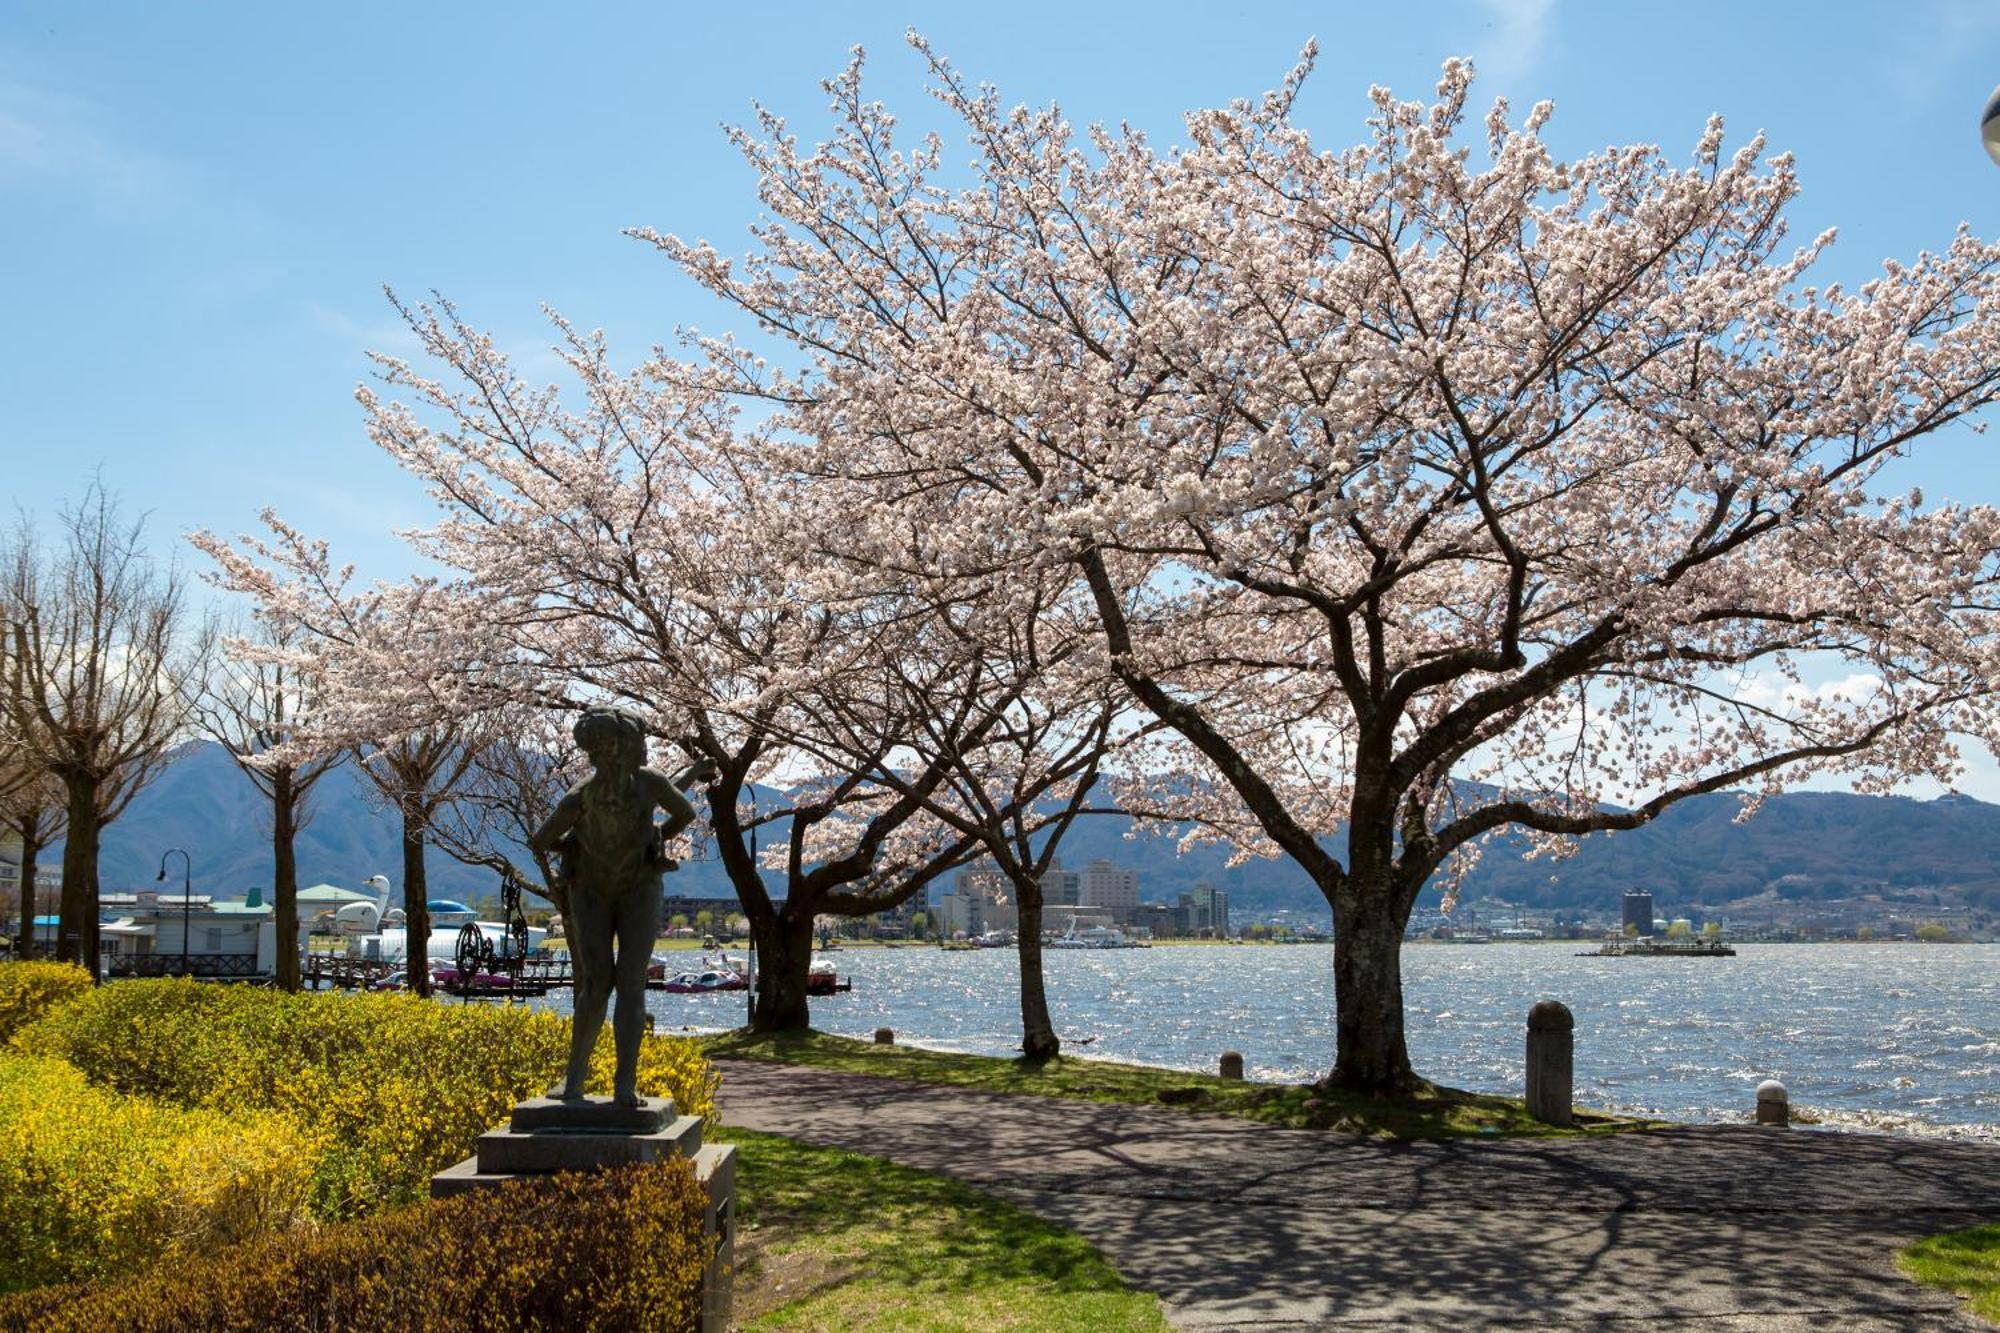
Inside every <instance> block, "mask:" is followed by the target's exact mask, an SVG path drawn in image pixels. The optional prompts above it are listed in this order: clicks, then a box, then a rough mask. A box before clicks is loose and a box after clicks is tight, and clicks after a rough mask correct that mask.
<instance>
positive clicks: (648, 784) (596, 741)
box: [529, 708, 715, 1106]
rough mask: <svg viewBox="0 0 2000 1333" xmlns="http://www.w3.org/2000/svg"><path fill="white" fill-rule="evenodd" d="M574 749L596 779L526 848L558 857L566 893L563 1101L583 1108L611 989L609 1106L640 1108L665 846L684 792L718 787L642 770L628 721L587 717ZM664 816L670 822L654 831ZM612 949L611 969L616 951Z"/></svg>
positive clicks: (695, 773) (610, 715)
mask: <svg viewBox="0 0 2000 1333" xmlns="http://www.w3.org/2000/svg"><path fill="white" fill-rule="evenodd" d="M572 734H574V735H575V737H576V743H577V746H578V748H580V749H581V750H582V751H583V752H584V753H585V754H586V755H588V756H589V757H590V763H591V767H592V768H593V769H594V770H595V771H594V772H593V773H592V774H591V775H590V776H589V777H587V778H585V779H584V780H583V781H582V782H579V783H578V784H577V785H576V786H575V787H573V788H571V789H570V791H569V793H568V794H567V795H565V796H564V797H563V798H562V800H561V802H560V803H558V804H557V806H556V809H555V813H554V814H552V815H550V816H549V820H548V822H547V823H546V824H544V825H542V827H541V828H540V829H539V830H537V831H536V833H535V836H534V837H533V838H531V839H530V840H529V845H530V846H532V847H533V848H534V849H535V850H537V851H543V852H547V851H555V852H557V853H558V854H559V856H560V864H561V875H562V878H563V879H564V880H566V881H567V883H568V889H569V914H568V916H567V918H566V919H565V920H564V922H563V928H564V932H565V934H567V935H568V937H569V953H570V968H571V972H572V974H573V977H574V986H575V989H574V995H575V999H576V1005H575V1013H574V1016H573V1017H572V1018H571V1020H570V1033H569V1068H568V1070H567V1072H566V1074H565V1076H564V1078H563V1086H562V1090H561V1091H560V1092H558V1093H556V1094H554V1095H556V1096H558V1097H560V1098H562V1099H563V1100H564V1101H581V1100H582V1099H583V1087H584V1083H585V1082H586V1081H587V1080H588V1078H589V1075H590V1053H591V1051H592V1050H593V1049H594V1048H595V1047H596V1045H597V1034H598V1032H599V1031H600V1030H602V1028H603V1027H604V1010H605V1006H606V1004H607V1002H608V1001H609V999H610V997H611V993H612V991H613V989H614V988H615V989H616V991H617V995H618V1004H617V1010H616V1012H615V1013H614V1014H613V1016H612V1021H611V1038H612V1043H613V1045H614V1047H615V1048H616V1050H617V1054H618V1062H617V1070H616V1073H615V1075H614V1076H613V1079H612V1097H613V1100H614V1101H615V1102H616V1103H617V1104H618V1105H620V1106H637V1105H638V1104H639V1093H638V1088H637V1086H636V1085H637V1080H638V1070H639V1043H640V1041H641V1040H642V1039H643V1038H644V1036H645V1033H646V964H647V963H648V962H649V961H651V959H652V956H653V939H654V936H655V934H656V933H657V932H658V930H659V928H660V876H661V874H662V873H663V872H665V871H668V870H672V869H673V868H674V862H673V861H671V860H670V859H668V858H667V856H666V855H665V854H664V852H663V851H662V846H663V844H664V843H665V841H666V840H667V839H668V838H671V837H673V836H674V835H675V834H676V833H678V832H680V831H681V830H682V829H684V828H686V827H687V826H688V825H689V824H690V823H692V822H694V818H695V811H694V807H693V806H692V805H690V804H689V803H688V799H687V797H686V796H685V795H683V794H682V793H683V791H684V790H685V789H686V788H688V787H690V786H692V785H693V784H695V783H697V782H707V781H710V780H712V779H713V778H714V776H715V771H714V767H713V766H712V765H711V764H710V763H709V761H708V760H706V759H703V760H700V761H697V762H696V763H694V764H691V765H689V766H688V767H687V768H686V769H685V770H683V771H682V772H681V773H680V774H678V775H677V776H675V777H673V778H668V777H667V776H666V775H665V774H662V773H658V772H655V771H654V770H653V769H650V768H647V767H646V728H645V726H644V725H643V724H642V723H641V722H640V721H639V719H638V718H636V717H634V716H633V715H632V714H630V713H627V712H623V711H621V710H619V709H615V708H593V709H590V710H589V711H588V712H586V713H584V715H583V716H582V717H581V718H579V719H578V720H577V724H576V727H575V729H574V731H573V733H572ZM655 810H663V811H665V812H666V820H665V822H663V823H659V824H655V823H654V822H653V812H654V811H655ZM614 941H615V942H616V944H617V953H616V958H615V961H614V958H613V952H612V945H613V942H614Z"/></svg>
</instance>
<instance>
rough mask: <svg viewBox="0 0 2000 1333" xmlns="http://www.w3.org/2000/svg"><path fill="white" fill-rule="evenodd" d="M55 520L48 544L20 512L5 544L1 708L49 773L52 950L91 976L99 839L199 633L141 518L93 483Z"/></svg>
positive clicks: (148, 753) (130, 789)
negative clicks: (57, 830)
mask: <svg viewBox="0 0 2000 1333" xmlns="http://www.w3.org/2000/svg"><path fill="white" fill-rule="evenodd" d="M59 522H60V524H61V527H62V539H61V542H60V544H59V545H58V546H57V548H56V549H54V550H53V551H50V552H47V553H45V552H44V551H43V550H42V549H41V547H40V544H39V543H38V542H37V540H36V537H35V533H34V532H33V530H32V528H31V527H30V526H29V525H28V524H27V523H26V522H25V521H23V523H22V524H21V525H20V527H19V528H18V529H17V530H16V533H15V536H14V539H13V541H12V543H11V544H10V546H11V549H9V550H8V551H7V553H6V560H5V566H4V578H5V590H4V592H0V612H4V622H5V634H6V638H7V640H8V645H9V648H8V652H7V655H6V678H5V680H4V681H0V708H4V709H5V710H6V713H7V716H8V719H9V724H10V727H11V728H12V730H13V732H14V734H15V735H16V736H17V737H18V738H19V740H20V744H21V747H22V749H23V750H24V751H25V752H26V754H27V756H28V757H29V759H30V761H31V762H32V763H34V764H35V765H37V766H39V767H40V768H42V769H43V770H44V771H46V772H47V773H49V774H50V775H51V776H53V777H54V778H55V779H56V780H58V781H59V782H61V783H62V786H63V795H64V805H65V807H66V809H65V818H66V819H67V821H68V830H67V837H66V838H65V839H64V842H63V872H62V900H61V908H60V915H59V924H58V928H57V954H58V956H59V957H61V958H62V959H64V960H65V961H69V962H80V963H82V964H83V965H84V966H86V967H88V968H89V969H90V970H91V972H92V974H93V975H95V974H96V972H97V969H98V957H97V893H98V882H97V854H98V840H99V837H100V836H101V833H102V830H103V827H104V826H105V825H106V824H109V823H110V822H111V821H112V820H114V819H116V818H117V817H118V816H119V815H120V814H121V813H123V811H124V810H125V807H126V806H127V805H128V804H130V802H131V800H132V798H133V796H135V795H137V794H138V792H139V791H140V790H141V789H142V788H143V787H145V786H146V784H147V783H149V782H151V781H152V780H153V779H154V778H155V777H157V776H159V773H160V771H161V769H162V768H163V767H164V766H165V764H166V761H167V757H168V754H169V752H170V751H171V750H172V748H173V746H174V745H175V743H176V742H177V741H179V740H180V739H181V738H182V735H183V729H184V725H185V723H186V720H187V707H188V700H189V699H190V698H191V697H192V690H193V685H194V682H195V681H196V680H198V679H199V678H200V677H201V675H202V672H203V669H204V665H205V663H206V660H207V657H208V647H209V644H210V642H211V639H212V636H211V634H210V633H209V630H208V627H207V626H206V625H205V624H202V623H198V622H197V620H196V618H195V616H194V613H193V612H192V611H191V610H190V609H189V607H188V605H187V600H186V584H185V581H184V579H183V578H182V577H181V575H180V573H179V572H178V571H177V570H175V569H173V568H171V567H169V568H168V569H166V570H164V571H162V570H161V569H160V568H159V567H158V566H157V565H156V564H155V563H154V562H153V560H152V559H151V557H149V556H148V555H147V553H146V550H145V544H144V536H145V522H144V520H143V519H139V520H134V521H132V522H129V523H128V522H126V521H125V520H124V518H123V517H122V516H121V515H120V514H119V512H118V505H117V502H116V501H115V500H114V499H113V498H112V497H111V496H110V495H108V494H106V492H105V491H104V490H103V489H102V488H101V487H99V486H97V485H95V484H93V485H92V486H91V487H90V489H89V490H88V491H87V492H86V493H85V495H84V497H83V499H82V500H81V501H79V502H78V503H77V504H76V505H75V506H73V507H71V508H67V509H64V510H63V511H62V512H61V514H60V516H59Z"/></svg>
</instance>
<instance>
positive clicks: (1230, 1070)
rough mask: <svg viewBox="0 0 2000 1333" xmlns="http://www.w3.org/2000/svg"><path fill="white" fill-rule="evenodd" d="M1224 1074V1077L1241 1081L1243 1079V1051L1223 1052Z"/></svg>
mask: <svg viewBox="0 0 2000 1333" xmlns="http://www.w3.org/2000/svg"><path fill="white" fill-rule="evenodd" d="M1222 1076H1223V1077H1224V1078H1232V1079H1236V1080H1238V1081H1239V1082H1240V1081H1241V1080H1242V1078H1243V1052H1241V1051H1224V1052H1223V1053H1222Z"/></svg>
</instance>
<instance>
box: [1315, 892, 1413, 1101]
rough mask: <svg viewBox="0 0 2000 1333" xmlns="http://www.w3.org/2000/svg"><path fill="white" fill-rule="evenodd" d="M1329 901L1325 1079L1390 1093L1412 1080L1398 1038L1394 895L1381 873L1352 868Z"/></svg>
mask: <svg viewBox="0 0 2000 1333" xmlns="http://www.w3.org/2000/svg"><path fill="white" fill-rule="evenodd" d="M1333 898H1334V903H1333V918H1334V921H1333V941H1334V947H1333V1003H1334V1013H1335V1022H1336V1026H1337V1030H1338V1033H1339V1036H1338V1047H1337V1050H1336V1053H1335V1058H1334V1066H1333V1074H1332V1076H1331V1077H1330V1078H1329V1079H1328V1082H1329V1083H1330V1084H1331V1085H1333V1086H1335V1087H1338V1088H1342V1089H1344V1090H1346V1091H1348V1092H1359V1093H1366V1094H1368V1095H1370V1096H1378V1097H1380V1096H1397V1095H1401V1094H1404V1093H1408V1092H1412V1091H1414V1090H1415V1089H1417V1088H1418V1087H1419V1086H1421V1085H1420V1082H1419V1080H1418V1079H1417V1076H1416V1073H1415V1071H1413V1070H1412V1069H1411V1068H1410V1052H1409V1047H1408V1046H1407V1045H1406V1044H1405V1042H1404V1039H1403V926H1404V924H1405V921H1406V919H1407V918H1408V915H1409V913H1408V911H1407V909H1404V908H1402V906H1401V899H1402V895H1401V894H1400V892H1399V891H1398V889H1397V887H1396V886H1395V885H1394V883H1393V882H1392V881H1391V879H1390V876H1389V874H1388V872H1386V871H1382V870H1374V871H1373V872H1372V873H1370V874H1369V875H1368V877H1367V878H1365V879H1362V878H1357V877H1356V876H1355V875H1354V874H1353V872H1352V871H1350V872H1349V875H1348V877H1347V879H1345V880H1344V881H1342V883H1341V886H1340V887H1339V888H1338V889H1336V890H1335V892H1334V895H1333Z"/></svg>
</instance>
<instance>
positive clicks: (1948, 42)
mask: <svg viewBox="0 0 2000 1333" xmlns="http://www.w3.org/2000/svg"><path fill="white" fill-rule="evenodd" d="M1897 33H1898V36H1897V39H1896V40H1895V41H1893V42H1891V43H1889V44H1888V45H1887V46H1886V47H1885V49H1884V51H1883V74H1884V76H1885V77H1886V79H1887V81H1888V84H1889V86H1890V88H1891V89H1892V90H1893V91H1894V93H1895V94H1896V96H1895V100H1894V102H1892V103H1891V105H1892V107H1894V108H1898V109H1899V112H1900V114H1902V115H1905V116H1907V115H1909V114H1910V113H1912V112H1913V111H1915V110H1916V109H1917V108H1919V107H1923V106H1926V105H1928V104H1930V103H1932V102H1934V101H1936V100H1937V99H1938V98H1939V97H1941V96H1945V95H1953V96H1963V97H1965V98H1966V99H1967V100H1968V103H1969V105H1968V106H1967V107H1966V123H1967V124H1968V125H1970V124H1971V123H1972V120H1973V118H1974V114H1973V113H1975V112H1976V111H1977V110H1978V109H1979V104H1978V99H1980V98H1982V97H1984V96H1985V95H1986V93H1987V91H1988V90H1987V88H1986V86H1985V85H1984V84H1982V83H1981V82H1980V79H1979V77H1978V73H1979V71H1976V70H1974V69H1973V68H1971V62H1972V57H1974V56H1975V55H1976V54H1977V53H1978V52H1980V51H1981V50H1989V49H1991V47H1992V44H1993V43H1994V42H1995V41H2000V4H1995V3H1994V2H1993V0H1927V2H1926V3H1924V4H1923V5H1921V6H1920V7H1918V8H1916V9H1915V10H1914V11H1912V12H1910V13H1908V14H1907V15H1906V17H1905V18H1904V19H1903V21H1902V22H1900V23H1899V24H1898V26H1897ZM1984 73H1985V75H1986V77H1989V78H1990V77H1994V76H1995V74H1996V71H1993V70H1986V71H1984Z"/></svg>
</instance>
